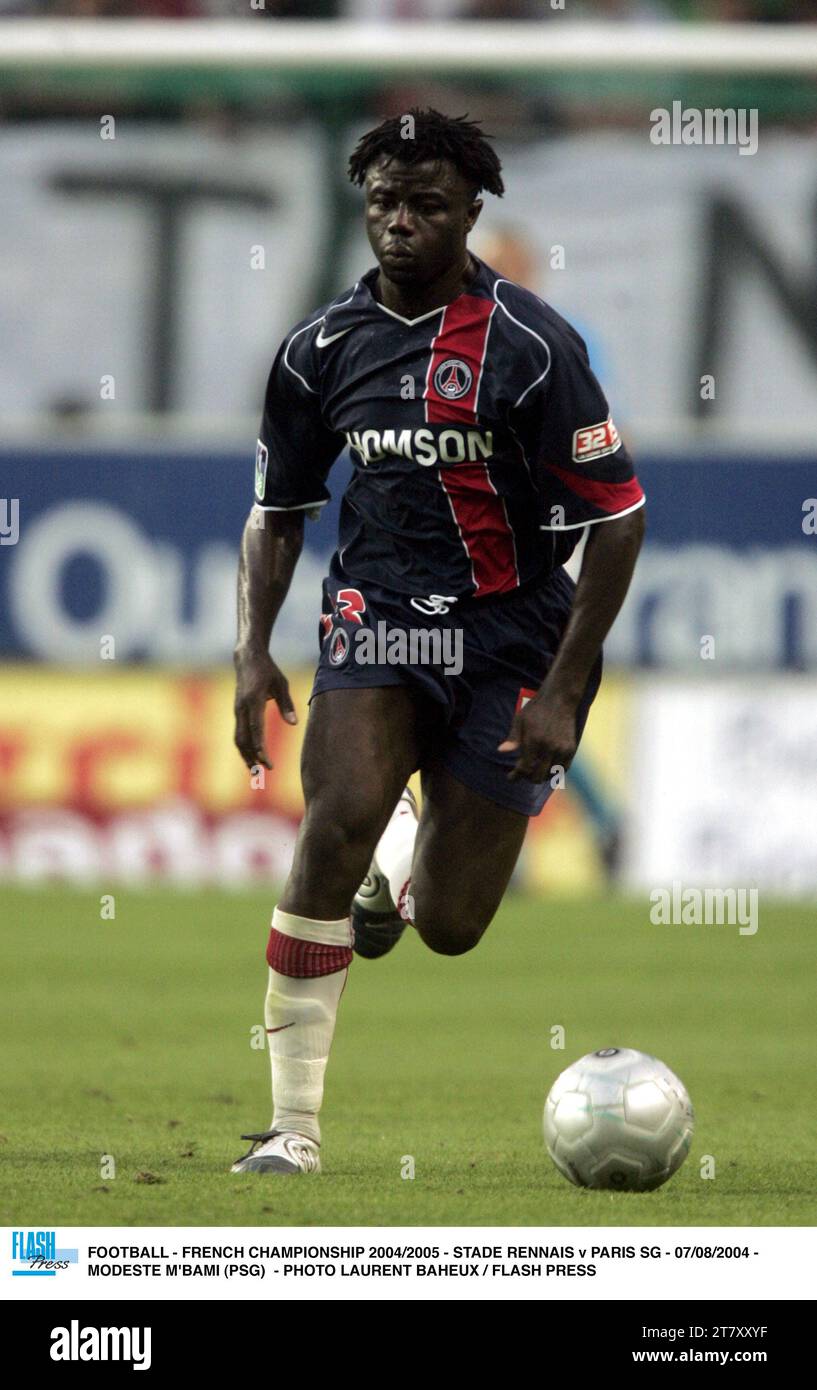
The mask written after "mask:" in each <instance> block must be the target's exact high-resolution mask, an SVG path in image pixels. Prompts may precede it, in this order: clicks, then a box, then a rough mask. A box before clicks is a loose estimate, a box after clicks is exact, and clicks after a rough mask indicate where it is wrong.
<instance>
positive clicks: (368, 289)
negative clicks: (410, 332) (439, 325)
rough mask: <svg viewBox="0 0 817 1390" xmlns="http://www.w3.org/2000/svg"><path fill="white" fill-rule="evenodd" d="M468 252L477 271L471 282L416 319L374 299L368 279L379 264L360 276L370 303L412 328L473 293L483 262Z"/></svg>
mask: <svg viewBox="0 0 817 1390" xmlns="http://www.w3.org/2000/svg"><path fill="white" fill-rule="evenodd" d="M469 254H470V255H471V258H472V259H473V260H474V261H475V262H476V265H477V273H476V275H475V276H474V278H473V280H472V281H471V283H470V284H469V285H468V286H466V288H465V289H464V290H461V291H460V293H459V294H458V295H455V296H454V298H453V299H449V301H448V304H438V305H437V308H436V309H429V310H428V311H427V312H426V313H425V314H420V315H419V316H418V317H417V318H416V319H406V318H404V317H403V315H402V314H398V313H397V312H396V311H395V310H394V309H387V308H386V305H385V304H381V303H380V300H379V299H375V296H374V294H373V292H372V287H371V284H370V281H371V280H373V279H374V276H376V275H377V274H378V271H379V266H375V267H374V268H373V269H372V270H369V271H367V272H366V274H365V275H364V276H363V278H362V284H363V285H364V287H365V289H366V292H367V294H368V296H369V298H370V299H371V301H372V303H373V304H374V305H376V306H377V308H378V309H382V310H383V313H384V314H388V316H389V318H391V319H397V321H398V323H404V324H405V325H406V327H407V328H413V327H414V325H415V324H416V323H424V322H425V320H426V319H433V318H434V315H435V314H441V313H442V312H443V310H444V309H447V308H448V307H449V305H451V304H456V302H457V300H458V299H461V298H462V296H463V295H464V294H472V293H473V290H474V287H475V286H476V285H477V284H478V283H479V281H481V280H482V277H483V273H484V271H485V262H484V261H481V260H480V259H479V256H475V255H474V253H473V251H471V252H470V253H469Z"/></svg>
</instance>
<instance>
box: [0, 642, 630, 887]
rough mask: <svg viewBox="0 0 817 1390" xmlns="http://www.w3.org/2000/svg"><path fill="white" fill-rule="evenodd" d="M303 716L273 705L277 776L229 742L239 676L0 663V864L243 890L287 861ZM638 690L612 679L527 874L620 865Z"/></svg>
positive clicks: (539, 822) (568, 875)
mask: <svg viewBox="0 0 817 1390" xmlns="http://www.w3.org/2000/svg"><path fill="white" fill-rule="evenodd" d="M311 680H312V673H311V672H297V673H295V674H293V675H291V676H290V685H291V690H292V694H293V697H294V700H295V705H296V709H297V711H298V715H299V719H300V723H299V724H298V726H297V727H296V728H294V729H293V728H292V727H290V726H289V725H286V724H284V722H283V721H282V720H281V719H280V717H279V715H278V712H277V709H276V708H275V707H274V706H272V705H270V706H269V709H268V718H267V737H268V747H269V750H270V754H271V760H272V762H273V765H274V766H273V771H272V772H266V771H265V770H264V769H259V774H258V775H257V776H255V777H251V775H250V773H249V772H248V770H247V769H246V768H245V767H244V765H243V763H242V762H241V759H240V758H239V756H238V753H237V751H236V749H235V747H234V744H233V713H232V702H233V679H232V673H231V672H229V671H221V670H219V671H216V672H199V671H196V672H190V671H184V672H175V671H172V670H167V669H156V668H151V669H146V668H138V667H126V668H114V667H112V668H111V669H110V670H109V671H102V670H100V671H94V672H88V671H62V670H56V669H54V668H51V667H35V666H6V667H3V668H0V872H3V873H4V874H5V875H6V876H9V877H14V878H22V879H30V880H36V879H38V878H42V877H45V878H50V877H57V878H65V879H69V880H71V879H73V880H78V881H96V880H97V879H99V878H103V877H104V878H105V879H106V880H109V881H110V880H111V879H112V878H116V877H118V878H123V879H126V880H128V881H130V882H140V881H143V880H150V879H152V878H156V877H163V878H168V879H171V880H174V881H177V882H188V883H195V882H200V881H215V882H219V883H223V884H226V885H231V884H232V885H235V886H240V885H242V884H246V883H249V882H259V881H262V882H263V881H273V880H279V879H280V878H281V877H282V876H283V875H284V874H285V873H286V871H287V868H288V864H289V858H290V856H291V853H292V846H293V843H294V837H295V832H296V830H297V825H298V821H299V819H300V816H301V814H302V809H303V803H302V798H301V786H300V775H299V758H300V748H301V738H302V733H303V729H304V725H305V721H306V718H307V714H308V704H307V701H308V697H309V690H310V685H311ZM630 707H631V700H630V688H629V686H628V685H627V684H626V683H624V682H623V681H618V680H611V679H608V680H607V681H605V683H604V686H603V688H602V692H601V694H600V695H599V697H598V699H597V701H596V703H595V705H594V707H593V710H592V713H591V716H590V720H589V723H588V726H587V730H586V733H585V737H584V740H583V743H582V749H581V754H580V758H579V760H578V761H577V763H576V764H574V769H572V770H571V771H570V772H569V773H568V778H567V787H566V789H564V790H559V791H557V792H555V793H554V794H553V796H552V797H551V799H550V801H549V802H548V804H547V805H546V806H545V809H544V811H543V812H542V814H541V816H539V817H538V818H537V819H536V820H535V821H534V822H533V823H532V825H531V829H530V832H529V835H528V840H527V843H526V848H525V853H524V856H523V861H522V864H521V866H520V875H521V879H522V882H523V883H524V884H526V885H527V886H529V887H531V888H535V889H538V890H540V891H541V890H551V891H577V892H578V891H586V890H587V889H588V888H593V887H598V886H600V885H601V884H602V883H603V882H604V878H605V874H606V872H607V869H608V867H609V866H610V865H611V864H612V863H613V861H614V856H615V851H616V847H617V842H618V837H619V834H620V826H621V812H622V808H623V806H624V805H625V803H626V795H625V793H626V787H627V778H626V770H627V768H628V765H629V761H630V760H629V753H628V748H629V742H630Z"/></svg>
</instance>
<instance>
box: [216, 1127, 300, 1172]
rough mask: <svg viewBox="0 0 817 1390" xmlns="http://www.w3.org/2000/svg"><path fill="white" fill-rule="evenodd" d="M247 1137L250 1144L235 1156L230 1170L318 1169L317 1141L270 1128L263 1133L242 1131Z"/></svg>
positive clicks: (298, 1170)
mask: <svg viewBox="0 0 817 1390" xmlns="http://www.w3.org/2000/svg"><path fill="white" fill-rule="evenodd" d="M241 1138H242V1139H251V1140H252V1141H253V1143H252V1148H251V1149H250V1150H249V1151H248V1152H247V1153H245V1154H244V1157H243V1158H237V1159H236V1161H235V1163H234V1164H233V1166H232V1168H231V1169H230V1172H231V1173H319V1172H320V1171H321V1156H320V1150H319V1147H318V1145H317V1144H316V1143H315V1141H314V1140H313V1139H307V1138H306V1137H305V1136H304V1135H303V1134H292V1133H289V1134H286V1133H279V1132H278V1131H277V1130H274V1129H270V1130H268V1131H267V1132H266V1134H242V1136H241Z"/></svg>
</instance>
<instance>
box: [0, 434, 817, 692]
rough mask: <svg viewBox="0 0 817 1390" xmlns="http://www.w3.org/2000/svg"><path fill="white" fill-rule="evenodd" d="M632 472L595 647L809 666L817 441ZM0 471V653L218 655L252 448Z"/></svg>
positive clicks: (286, 642) (286, 624) (78, 660)
mask: <svg viewBox="0 0 817 1390" xmlns="http://www.w3.org/2000/svg"><path fill="white" fill-rule="evenodd" d="M638 472H639V476H640V477H641V480H642V482H643V484H644V487H645V490H646V493H647V513H648V538H647V542H646V545H645V549H644V552H643V554H642V557H641V559H640V561H639V564H638V568H637V571H636V577H635V580H634V583H633V587H632V590H631V592H630V595H629V597H628V599H627V603H626V605H625V608H624V610H623V611H622V614H621V615H620V617H619V620H618V622H617V623H616V626H615V628H614V631H613V633H612V634H611V635H610V638H609V640H608V643H607V652H608V659H609V660H610V661H611V662H614V663H620V664H623V665H628V666H640V667H653V668H663V669H685V668H690V667H693V666H695V665H696V664H697V663H698V662H699V661H700V660H701V659H702V658H703V659H715V660H717V661H718V662H719V664H722V665H723V666H724V668H727V669H769V670H773V669H781V668H788V669H798V670H807V669H814V668H817V458H815V457H814V456H813V455H802V456H795V457H790V458H781V457H779V456H772V455H771V454H770V453H769V454H763V455H760V454H752V455H747V454H746V453H738V452H732V453H725V452H719V453H714V452H713V453H712V454H707V455H702V454H697V455H685V456H680V455H677V456H673V457H669V456H659V455H657V454H653V453H650V454H639V456H638ZM348 473H349V463H348V460H347V459H346V458H344V457H343V456H342V457H341V458H340V459H339V461H338V463H337V464H336V465H335V468H334V469H333V472H332V474H331V476H330V488H331V491H332V501H331V503H330V504H329V505H328V506H327V507H326V508H324V510H323V512H322V513H321V516H320V518H319V520H318V521H316V522H308V523H307V526H306V544H305V548H304V553H303V556H302V558H301V561H300V563H299V566H298V570H297V571H296V577H295V580H294V582H293V588H292V591H291V593H290V596H289V598H288V600H287V603H286V605H285V609H284V611H283V613H282V615H281V620H280V623H279V626H278V628H277V629H276V650H277V652H278V653H279V655H280V657H281V659H285V660H288V661H293V660H297V661H305V662H307V663H308V662H311V661H312V660H313V659H314V656H315V653H316V650H317V630H318V629H317V616H318V609H319V603H320V580H321V577H322V575H323V573H324V572H325V567H326V563H327V561H328V558H329V556H330V554H331V552H332V549H333V546H334V537H335V531H336V526H337V513H338V507H339V500H340V497H341V495H342V492H343V488H344V486H345V482H346V479H347V477H348ZM0 477H1V478H2V483H0V542H1V544H0V657H2V658H28V659H35V660H43V661H53V662H60V663H63V664H70V665H73V664H77V665H92V664H94V663H96V662H97V661H99V660H100V648H101V643H102V641H103V639H110V638H113V639H114V642H115V648H116V658H117V659H118V660H122V661H156V662H161V663H172V664H179V665H188V664H192V665H210V664H219V663H222V662H225V661H229V659H230V655H231V651H232V645H233V640H234V634H235V572H236V558H237V550H238V543H239V538H240V535H241V531H242V527H243V525H244V521H245V519H246V516H247V513H248V511H249V508H250V505H251V502H252V479H253V457H252V450H251V449H249V450H243V449H237V450H211V451H207V450H205V449H201V450H192V449H181V448H178V447H175V446H174V447H167V446H164V447H162V448H160V449H159V448H157V449H148V448H145V447H142V448H134V449H124V448H120V449H111V448H107V447H106V448H102V447H99V448H91V447H85V446H83V447H78V448H77V449H70V448H64V449H59V450H57V449H50V450H43V449H36V450H35V449H30V448H25V449H24V448H20V449H16V450H14V449H7V450H5V451H3V452H0ZM109 647H110V642H109V641H108V648H109Z"/></svg>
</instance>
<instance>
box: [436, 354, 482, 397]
mask: <svg viewBox="0 0 817 1390" xmlns="http://www.w3.org/2000/svg"><path fill="white" fill-rule="evenodd" d="M473 382H474V373H473V372H472V371H471V368H470V367H469V366H468V363H467V362H463V360H462V358H461V357H446V359H445V361H444V362H441V363H440V365H439V367H438V368H437V370H436V372H435V373H434V390H435V391H436V392H437V395H438V396H444V397H445V399H446V400H447V401H460V400H462V398H463V396H467V395H468V392H469V391H470V390H471V387H472V385H473Z"/></svg>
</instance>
